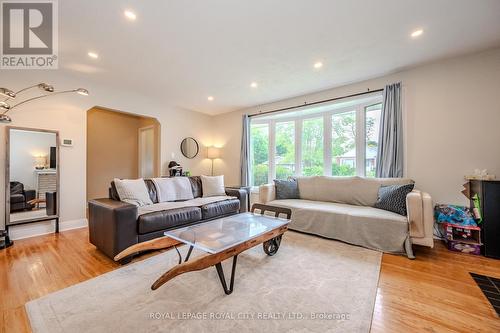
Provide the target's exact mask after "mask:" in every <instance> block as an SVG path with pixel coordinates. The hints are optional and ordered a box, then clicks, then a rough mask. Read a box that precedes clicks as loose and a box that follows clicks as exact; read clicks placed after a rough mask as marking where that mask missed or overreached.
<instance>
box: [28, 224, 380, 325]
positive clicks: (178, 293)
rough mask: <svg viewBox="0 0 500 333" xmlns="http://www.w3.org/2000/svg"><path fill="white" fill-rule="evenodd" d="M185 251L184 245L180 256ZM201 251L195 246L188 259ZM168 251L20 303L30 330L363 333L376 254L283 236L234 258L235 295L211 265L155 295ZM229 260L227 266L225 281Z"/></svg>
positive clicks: (172, 260) (171, 256) (172, 257)
mask: <svg viewBox="0 0 500 333" xmlns="http://www.w3.org/2000/svg"><path fill="white" fill-rule="evenodd" d="M186 250H187V248H186V247H182V248H181V252H182V253H184V254H185V252H186ZM200 254H201V252H196V251H193V256H192V258H194V256H198V255H200ZM177 260H178V259H177V254H176V253H175V250H171V251H167V252H164V253H161V254H159V255H157V256H154V257H151V258H148V259H146V260H143V261H141V262H137V263H134V264H131V265H128V266H124V267H122V268H120V269H117V270H115V271H112V272H109V273H106V274H104V275H101V276H98V277H96V278H94V279H91V280H88V281H85V282H82V283H79V284H77V285H74V286H71V287H69V288H66V289H62V290H59V291H57V292H54V293H52V294H49V295H46V296H44V297H42V298H39V299H37V300H34V301H31V302H29V303H27V304H26V310H27V312H28V316H29V319H30V323H31V327H32V329H33V331H34V332H51V333H55V332H73V333H75V332H107V333H113V332H264V331H267V332H290V331H293V332H368V331H369V330H370V325H371V319H372V313H373V307H374V303H375V296H376V291H377V284H378V277H379V272H380V260H381V253H379V252H375V251H372V250H367V249H364V248H360V247H356V246H352V245H348V244H344V243H340V242H336V241H332V240H326V239H322V238H319V237H315V236H310V235H304V234H299V233H295V232H287V233H286V234H285V236H284V237H283V241H282V243H281V247H280V249H279V251H278V253H277V254H276V255H275V256H273V257H269V256H267V255H266V254H265V253H264V252H263V250H262V247H261V246H257V247H255V248H253V249H250V250H248V251H246V252H243V253H242V254H240V255H239V256H238V263H237V267H236V276H235V286H234V292H233V293H232V294H231V295H225V294H224V292H223V290H222V287H221V284H220V281H219V278H218V276H217V272H216V270H215V268H213V267H210V268H208V269H206V270H203V271H198V272H190V273H186V274H184V275H180V276H178V277H176V278H175V279H173V280H171V281H169V282H167V283H166V284H165V285H163V286H162V287H160V288H159V289H158V290H156V291H152V290H151V289H150V286H151V284H152V283H153V281H155V280H156V278H158V277H159V276H160V275H161V274H162V273H163V272H165V271H166V270H167V269H169V268H170V267H172V266H174V265H175V264H176V263H177ZM231 263H232V260H231V259H230V260H226V261H225V262H224V265H223V266H224V272H225V274H226V279H227V280H228V279H229V276H230V269H231Z"/></svg>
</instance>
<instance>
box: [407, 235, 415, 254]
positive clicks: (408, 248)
mask: <svg viewBox="0 0 500 333" xmlns="http://www.w3.org/2000/svg"><path fill="white" fill-rule="evenodd" d="M405 251H406V255H407V256H408V259H410V260H413V259H415V255H414V254H413V248H412V246H411V240H410V237H406V240H405Z"/></svg>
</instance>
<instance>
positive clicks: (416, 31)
mask: <svg viewBox="0 0 500 333" xmlns="http://www.w3.org/2000/svg"><path fill="white" fill-rule="evenodd" d="M423 33H424V30H423V29H418V30H415V31H413V32H412V33H411V37H413V38H416V37H418V36H420V35H422V34H423Z"/></svg>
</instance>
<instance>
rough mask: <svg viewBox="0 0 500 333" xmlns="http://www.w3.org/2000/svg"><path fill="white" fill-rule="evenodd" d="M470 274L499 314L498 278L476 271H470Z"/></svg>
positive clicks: (499, 287) (499, 283) (499, 281)
mask: <svg viewBox="0 0 500 333" xmlns="http://www.w3.org/2000/svg"><path fill="white" fill-rule="evenodd" d="M470 275H471V276H472V278H473V279H474V281H476V283H477V285H478V286H479V288H480V289H481V291H482V292H483V294H484V296H486V298H487V299H488V301H490V303H491V305H492V306H493V308H494V309H495V311H496V312H497V315H499V316H500V279H497V278H494V277H491V276H486V275H480V274H476V273H470Z"/></svg>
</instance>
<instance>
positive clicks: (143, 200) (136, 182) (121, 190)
mask: <svg viewBox="0 0 500 333" xmlns="http://www.w3.org/2000/svg"><path fill="white" fill-rule="evenodd" d="M114 183H115V187H116V192H117V193H118V196H119V197H120V201H123V202H126V203H129V204H132V205H136V206H146V205H152V204H153V201H151V198H150V197H149V193H148V188H147V187H146V183H144V179H142V178H140V179H118V178H115V179H114Z"/></svg>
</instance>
